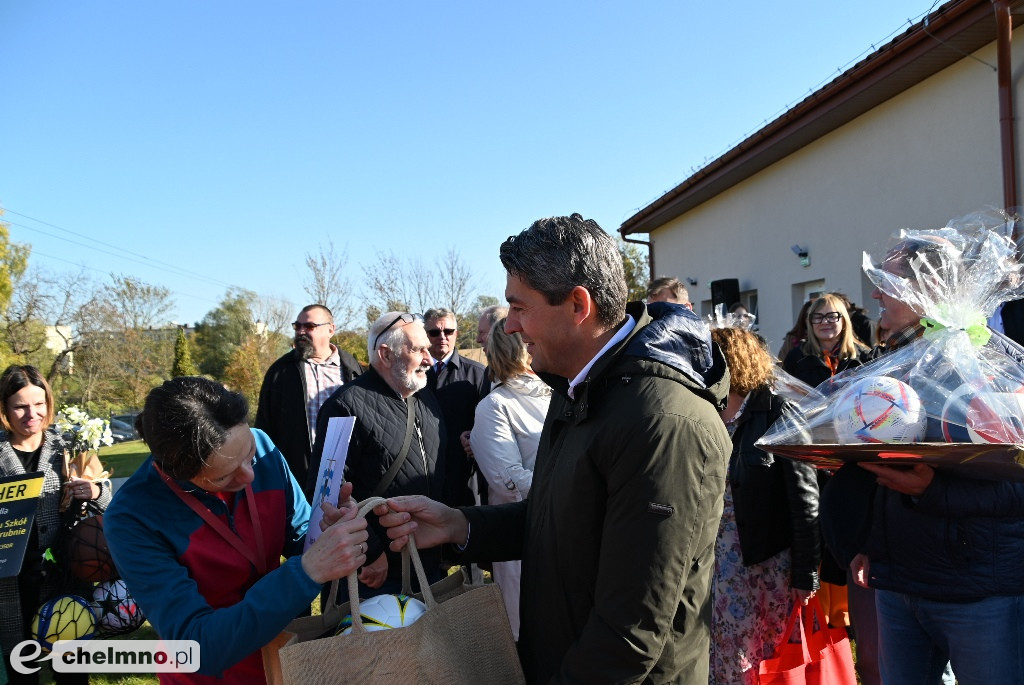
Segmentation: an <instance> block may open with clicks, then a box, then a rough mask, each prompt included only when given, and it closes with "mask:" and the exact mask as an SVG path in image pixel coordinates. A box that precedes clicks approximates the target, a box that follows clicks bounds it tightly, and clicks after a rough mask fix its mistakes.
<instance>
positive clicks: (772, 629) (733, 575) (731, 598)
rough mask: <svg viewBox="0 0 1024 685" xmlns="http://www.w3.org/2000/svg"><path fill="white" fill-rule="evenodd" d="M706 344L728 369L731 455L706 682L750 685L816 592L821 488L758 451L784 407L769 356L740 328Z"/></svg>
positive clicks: (803, 472)
mask: <svg viewBox="0 0 1024 685" xmlns="http://www.w3.org/2000/svg"><path fill="white" fill-rule="evenodd" d="M711 337H712V338H713V339H714V341H715V342H716V343H718V345H719V346H720V347H721V348H722V352H723V353H724V355H725V359H726V361H727V362H728V364H729V372H730V375H731V385H730V390H729V403H728V406H727V407H726V409H725V411H723V412H722V419H723V420H724V421H725V424H726V427H728V429H729V432H730V433H731V434H732V442H733V451H732V456H731V457H730V461H729V473H728V487H726V489H725V509H724V512H723V514H722V522H721V525H720V527H719V531H718V540H717V542H716V545H715V575H714V580H713V585H712V601H713V609H712V619H711V672H710V682H711V683H712V684H713V685H716V684H717V685H737V684H738V683H753V682H756V680H757V672H758V665H759V664H760V663H761V661H763V660H764V659H767V658H770V657H771V656H772V655H773V654H774V652H775V649H776V647H777V646H778V645H779V644H780V643H781V642H782V640H783V639H784V636H783V635H782V631H783V629H784V628H785V625H786V620H787V618H788V617H789V614H790V612H791V611H792V610H793V606H794V602H801V603H802V604H806V603H807V601H808V600H809V599H810V598H811V597H812V596H813V595H814V593H815V591H816V590H817V589H818V562H819V561H820V543H819V537H818V484H817V479H816V476H815V472H814V467H813V466H811V465H810V464H805V463H802V462H795V461H791V460H789V459H784V458H781V459H775V458H774V456H773V455H772V454H770V453H768V452H763V451H762V450H760V449H758V448H757V447H754V443H755V442H756V441H757V440H758V439H759V438H760V437H761V436H762V435H764V433H765V432H766V431H767V430H768V428H769V427H770V426H771V425H772V423H774V422H775V420H776V419H777V418H778V417H779V416H780V415H781V414H782V411H783V408H784V407H785V406H786V403H787V402H786V400H785V399H783V398H782V397H779V396H778V395H776V394H774V393H773V392H772V388H771V383H772V379H773V376H774V368H775V362H774V359H772V356H771V354H769V353H768V351H767V350H766V349H765V348H764V347H763V345H762V343H761V341H760V340H759V339H758V338H757V336H756V335H755V334H753V333H751V332H750V331H747V330H744V329H740V328H719V329H715V330H713V331H712V332H711Z"/></svg>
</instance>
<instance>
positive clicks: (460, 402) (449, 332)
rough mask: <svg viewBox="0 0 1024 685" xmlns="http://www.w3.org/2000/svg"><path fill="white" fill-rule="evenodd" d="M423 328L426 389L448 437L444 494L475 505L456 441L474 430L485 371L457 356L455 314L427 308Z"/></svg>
mask: <svg viewBox="0 0 1024 685" xmlns="http://www.w3.org/2000/svg"><path fill="white" fill-rule="evenodd" d="M423 322H424V327H425V328H426V331H427V337H428V338H429V339H430V356H431V358H432V365H431V369H430V371H428V372H427V387H428V388H430V389H431V390H432V391H433V392H434V394H435V395H436V396H437V401H438V402H439V403H440V405H441V412H442V413H443V414H444V423H445V431H446V434H447V436H448V440H447V444H446V453H447V455H448V459H449V461H448V480H447V482H446V487H445V493H446V495H447V499H448V501H450V502H455V503H456V504H465V505H468V504H474V503H475V502H474V498H473V491H472V489H471V488H470V486H469V485H468V483H469V478H470V476H471V475H472V470H473V469H472V464H471V462H470V460H469V458H468V457H467V455H466V452H465V451H464V450H463V448H462V443H461V442H460V440H459V436H461V435H462V434H463V433H464V432H466V431H468V430H471V429H472V428H473V417H474V416H475V414H476V405H477V403H478V402H480V398H482V397H483V396H484V395H486V394H487V393H488V392H489V391H490V389H491V383H490V381H489V380H488V378H487V369H486V368H485V367H484V365H483V364H480V363H479V362H475V361H473V360H472V359H466V358H464V357H461V356H460V355H459V351H458V349H456V340H457V339H458V336H459V329H458V321H457V319H456V317H455V312H453V311H451V310H450V309H444V308H438V309H430V310H428V311H427V313H426V314H424V315H423Z"/></svg>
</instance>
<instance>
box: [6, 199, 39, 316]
mask: <svg viewBox="0 0 1024 685" xmlns="http://www.w3.org/2000/svg"><path fill="white" fill-rule="evenodd" d="M3 215H4V211H3V209H0V217H3ZM7 226H8V224H7V222H5V221H3V220H2V219H0V309H3V308H6V307H7V303H8V302H9V301H10V299H11V294H12V293H13V292H14V288H13V283H14V281H16V280H17V279H18V278H19V277H20V276H21V275H22V274H24V273H25V269H26V267H27V266H28V255H29V252H30V251H31V249H32V248H31V247H29V246H28V245H22V244H20V243H12V242H11V233H10V231H9V230H8V228H7Z"/></svg>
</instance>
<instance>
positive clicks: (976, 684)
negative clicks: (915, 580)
mask: <svg viewBox="0 0 1024 685" xmlns="http://www.w3.org/2000/svg"><path fill="white" fill-rule="evenodd" d="M875 603H876V608H877V611H878V642H879V648H880V652H881V658H880V662H881V672H882V682H884V683H887V684H889V683H892V684H893V685H917V684H918V683H919V684H920V685H937V684H938V683H941V682H943V671H944V670H945V668H946V664H947V662H948V663H950V664H951V665H952V667H953V672H954V673H956V678H957V681H958V682H959V683H960V685H996V684H997V683H998V684H999V685H1004V684H1005V685H1014V684H1017V685H1024V595H1016V596H1009V597H1006V596H1003V597H987V598H985V599H982V600H978V601H976V602H940V601H935V600H930V599H922V598H920V597H914V596H912V595H904V594H901V593H898V592H889V591H887V590H875Z"/></svg>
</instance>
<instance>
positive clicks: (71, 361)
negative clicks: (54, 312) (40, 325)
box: [44, 326, 75, 373]
mask: <svg viewBox="0 0 1024 685" xmlns="http://www.w3.org/2000/svg"><path fill="white" fill-rule="evenodd" d="M70 340H71V326H47V327H46V342H45V343H44V345H45V346H46V349H48V350H49V351H50V352H52V353H53V354H54V356H57V355H59V354H60V353H61V352H63V351H64V350H66V349H68V342H69V341H70ZM61 364H62V371H63V372H64V373H74V370H75V353H74V352H68V353H67V354H66V355H65V356H64V358H63V359H62V360H61Z"/></svg>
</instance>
